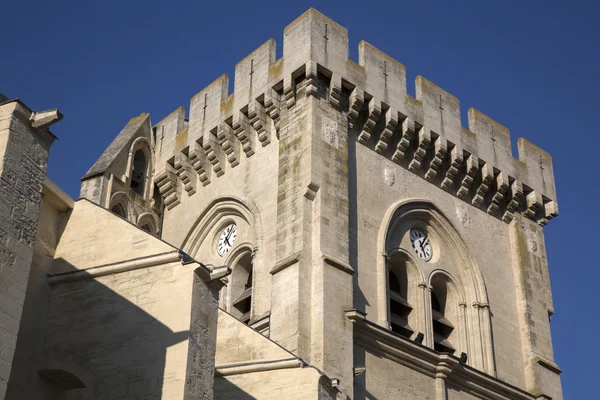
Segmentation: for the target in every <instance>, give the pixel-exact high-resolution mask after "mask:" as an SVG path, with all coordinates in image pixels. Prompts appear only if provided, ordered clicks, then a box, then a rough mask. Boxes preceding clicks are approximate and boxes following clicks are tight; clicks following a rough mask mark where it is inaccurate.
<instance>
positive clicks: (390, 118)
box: [375, 107, 398, 154]
mask: <svg viewBox="0 0 600 400" xmlns="http://www.w3.org/2000/svg"><path fill="white" fill-rule="evenodd" d="M384 118H385V128H383V132H381V136H380V137H379V140H378V141H377V145H376V146H375V151H376V152H378V153H379V154H383V153H384V152H385V151H386V150H387V148H388V143H389V141H390V138H391V137H392V135H393V134H394V130H395V129H396V126H397V125H398V111H396V110H394V109H393V108H392V107H390V108H388V109H387V111H386V112H385V116H384Z"/></svg>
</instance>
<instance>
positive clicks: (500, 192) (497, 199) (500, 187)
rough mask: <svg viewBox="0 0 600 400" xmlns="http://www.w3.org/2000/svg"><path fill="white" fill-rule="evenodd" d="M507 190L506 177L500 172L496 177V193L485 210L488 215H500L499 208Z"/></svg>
mask: <svg viewBox="0 0 600 400" xmlns="http://www.w3.org/2000/svg"><path fill="white" fill-rule="evenodd" d="M507 190H508V177H507V176H506V174H505V173H504V172H502V171H500V172H499V173H498V176H496V192H494V194H493V196H492V203H491V204H490V206H489V207H488V209H487V212H488V214H490V215H498V214H499V213H500V208H501V207H502V204H503V203H504V196H505V194H506V191H507Z"/></svg>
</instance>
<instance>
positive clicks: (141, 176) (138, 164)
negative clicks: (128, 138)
mask: <svg viewBox="0 0 600 400" xmlns="http://www.w3.org/2000/svg"><path fill="white" fill-rule="evenodd" d="M147 168H148V163H147V162H146V156H145V154H144V150H143V149H139V150H138V151H136V152H135V154H134V156H133V171H132V173H131V188H132V189H133V191H134V192H136V193H137V194H139V195H140V196H143V195H144V189H145V187H146V170H147Z"/></svg>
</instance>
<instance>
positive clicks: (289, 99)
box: [283, 74, 296, 109]
mask: <svg viewBox="0 0 600 400" xmlns="http://www.w3.org/2000/svg"><path fill="white" fill-rule="evenodd" d="M283 97H284V101H285V106H286V107H287V108H288V109H290V108H292V107H294V105H295V104H296V88H295V87H294V79H292V76H291V75H289V74H288V76H286V77H285V78H284V79H283Z"/></svg>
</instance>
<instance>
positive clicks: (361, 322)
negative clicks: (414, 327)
mask: <svg viewBox="0 0 600 400" xmlns="http://www.w3.org/2000/svg"><path fill="white" fill-rule="evenodd" d="M346 316H347V317H348V319H350V320H351V321H352V322H353V323H354V341H355V343H357V344H359V345H361V346H363V347H364V348H365V349H368V350H369V351H372V352H374V353H375V354H377V355H378V356H381V357H385V358H388V359H390V360H393V361H395V362H398V363H400V364H402V365H404V366H406V367H409V368H411V369H414V370H416V371H419V372H420V373H423V374H425V375H427V376H430V377H432V378H433V377H438V378H443V379H446V380H447V381H448V382H449V383H450V384H451V385H452V386H453V387H457V388H461V389H464V390H466V391H468V392H470V393H473V394H476V395H479V396H483V397H484V398H490V399H498V400H500V399H507V398H509V399H513V400H533V399H535V396H534V395H532V394H530V393H528V392H525V391H523V390H521V389H519V388H517V387H515V386H513V385H510V384H508V383H506V382H503V381H500V380H499V379H496V378H494V377H492V376H490V375H487V374H485V373H484V372H481V371H478V370H476V369H474V368H472V367H470V366H468V365H464V364H461V363H460V362H459V359H458V358H457V357H455V356H453V355H449V354H446V353H439V352H437V351H435V350H433V349H430V348H429V347H426V346H424V345H421V344H418V343H415V342H413V341H411V340H408V339H406V338H404V337H402V336H400V335H397V334H395V333H393V332H392V331H390V330H388V329H385V328H383V327H381V326H379V325H378V324H375V323H373V322H371V321H369V320H367V319H366V314H364V313H362V312H360V311H357V310H349V311H346Z"/></svg>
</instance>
